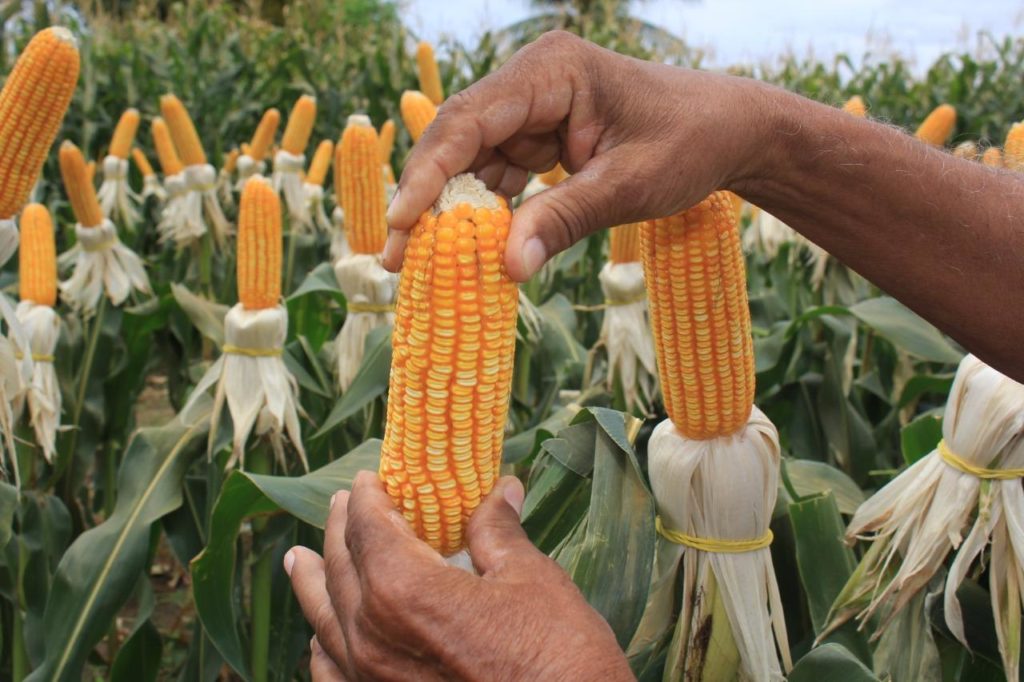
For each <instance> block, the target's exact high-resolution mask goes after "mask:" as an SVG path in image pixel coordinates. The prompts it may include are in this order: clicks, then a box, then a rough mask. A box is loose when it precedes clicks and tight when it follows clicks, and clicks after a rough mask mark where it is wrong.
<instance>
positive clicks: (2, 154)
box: [0, 27, 79, 219]
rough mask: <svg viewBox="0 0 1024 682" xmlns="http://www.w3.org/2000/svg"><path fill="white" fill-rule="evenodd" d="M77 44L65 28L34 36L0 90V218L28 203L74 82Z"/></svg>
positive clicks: (76, 70) (77, 65) (44, 31)
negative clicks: (0, 90)
mask: <svg viewBox="0 0 1024 682" xmlns="http://www.w3.org/2000/svg"><path fill="white" fill-rule="evenodd" d="M78 67H79V60H78V43H77V42H76V41H75V37H74V36H73V35H72V34H71V32H70V31H68V30H67V29H65V28H58V27H53V28H47V29H44V30H42V31H40V32H39V33H37V34H36V35H35V36H34V37H33V38H32V40H30V41H29V43H28V45H27V46H26V47H25V51H24V52H22V53H21V55H20V56H19V57H18V61H17V62H16V63H15V64H14V68H13V69H12V70H11V73H10V75H9V76H8V77H7V81H6V82H5V83H4V88H3V91H2V92H0V219H7V218H13V217H14V216H15V214H17V213H18V211H20V210H21V207H22V206H24V205H25V202H26V201H28V195H29V193H31V191H32V188H33V187H34V186H35V184H36V181H37V180H38V179H39V173H40V171H41V170H42V168H43V162H44V161H46V156H47V154H49V153H50V148H51V147H52V146H53V141H54V139H55V138H56V137H57V131H58V130H59V129H60V123H61V120H62V119H63V118H64V113H65V112H66V111H67V109H68V105H69V104H70V103H71V96H72V95H73V94H74V92H75V85H76V84H77V83H78Z"/></svg>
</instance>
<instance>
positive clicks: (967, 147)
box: [953, 140, 980, 161]
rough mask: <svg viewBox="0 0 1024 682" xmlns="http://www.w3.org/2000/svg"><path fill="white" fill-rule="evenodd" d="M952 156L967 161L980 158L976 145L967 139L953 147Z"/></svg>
mask: <svg viewBox="0 0 1024 682" xmlns="http://www.w3.org/2000/svg"><path fill="white" fill-rule="evenodd" d="M953 156H955V157H956V158H958V159H967V160H968V161H977V160H978V159H979V158H980V155H979V153H978V145H976V144H975V143H973V142H971V141H970V140H967V141H966V142H961V143H960V144H958V145H957V146H955V147H953Z"/></svg>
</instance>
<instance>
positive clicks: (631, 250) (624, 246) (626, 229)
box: [608, 223, 642, 263]
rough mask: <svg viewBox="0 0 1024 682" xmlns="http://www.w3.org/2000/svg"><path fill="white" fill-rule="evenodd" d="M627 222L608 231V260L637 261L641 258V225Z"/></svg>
mask: <svg viewBox="0 0 1024 682" xmlns="http://www.w3.org/2000/svg"><path fill="white" fill-rule="evenodd" d="M641 225H642V223H627V224H626V225H619V226H618V227H613V228H612V229H611V231H610V232H609V233H608V260H609V261H611V262H612V263H636V262H639V260H640V226H641Z"/></svg>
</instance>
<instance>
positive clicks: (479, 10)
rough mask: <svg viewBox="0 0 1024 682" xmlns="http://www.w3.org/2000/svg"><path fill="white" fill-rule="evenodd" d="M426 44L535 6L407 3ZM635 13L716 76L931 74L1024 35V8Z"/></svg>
mask: <svg viewBox="0 0 1024 682" xmlns="http://www.w3.org/2000/svg"><path fill="white" fill-rule="evenodd" d="M404 2H405V13H406V17H407V21H409V23H410V24H411V26H412V27H413V28H414V29H416V30H417V31H418V32H419V33H420V34H421V36H422V37H423V38H426V39H428V40H432V41H433V40H436V39H437V38H438V37H439V36H440V35H441V34H449V35H455V36H457V37H459V38H461V39H463V40H467V39H472V38H474V37H476V36H479V35H480V34H481V33H483V32H484V31H485V30H486V29H488V28H499V27H501V26H505V25H508V24H511V23H513V22H515V21H518V20H520V19H524V18H526V17H528V16H530V15H531V14H532V13H534V12H535V11H536V10H535V9H533V8H531V7H530V3H529V2H528V1H527V0H404ZM633 13H634V14H636V15H638V16H640V17H642V18H644V19H646V20H648V21H651V22H653V23H655V24H657V25H659V26H662V27H663V28H666V29H668V30H669V31H671V32H673V33H674V34H676V35H679V36H681V37H683V38H685V39H686V40H687V42H689V43H690V44H691V45H695V46H698V47H705V48H710V54H711V60H710V63H709V65H711V66H728V65H730V64H736V63H741V62H743V63H750V62H760V61H762V60H764V59H768V58H771V57H773V56H775V55H778V54H779V53H780V52H783V51H786V50H792V51H793V52H795V53H796V54H797V55H805V54H808V53H812V54H814V55H816V56H818V57H821V58H827V57H829V56H831V55H833V54H835V53H837V52H846V53H849V54H851V55H861V54H863V53H864V51H865V50H868V49H871V50H875V51H878V50H897V51H899V52H900V53H902V54H904V55H905V56H908V57H910V58H912V59H915V60H916V61H917V63H918V64H919V65H920V64H924V65H927V64H928V63H930V62H931V61H932V60H934V58H935V57H936V56H938V55H939V54H941V53H942V52H944V51H946V50H949V49H952V48H958V47H965V46H969V45H972V44H973V37H974V36H975V34H976V32H978V31H982V30H987V31H991V32H993V33H995V34H996V35H1005V34H1007V33H1018V34H1019V33H1020V32H1021V31H1022V30H1024V0H691V1H689V2H683V1H681V0H640V1H638V2H635V3H634V8H633Z"/></svg>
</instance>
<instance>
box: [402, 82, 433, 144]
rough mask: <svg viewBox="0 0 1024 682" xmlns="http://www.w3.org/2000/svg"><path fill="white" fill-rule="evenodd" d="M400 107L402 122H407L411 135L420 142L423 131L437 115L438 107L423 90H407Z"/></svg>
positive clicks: (414, 140) (413, 139)
mask: <svg viewBox="0 0 1024 682" xmlns="http://www.w3.org/2000/svg"><path fill="white" fill-rule="evenodd" d="M399 108H400V109H401V110H402V122H403V123H405V127H406V129H407V130H408V131H409V136H410V137H411V138H412V141H413V142H414V143H415V142H419V140H420V138H421V137H423V131H425V130H426V129H427V126H429V125H430V124H431V123H433V121H434V119H435V118H436V117H437V107H436V106H435V105H434V103H433V102H431V101H430V98H429V97H427V96H426V95H424V94H423V93H422V92H419V91H418V90H406V91H405V92H403V93H402V100H401V101H400V102H399Z"/></svg>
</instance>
